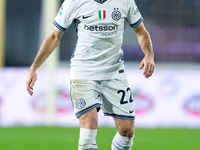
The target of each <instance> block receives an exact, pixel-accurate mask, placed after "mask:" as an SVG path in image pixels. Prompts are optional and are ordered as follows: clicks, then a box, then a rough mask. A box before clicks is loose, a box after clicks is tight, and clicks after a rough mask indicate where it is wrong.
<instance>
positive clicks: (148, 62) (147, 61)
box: [140, 55, 154, 78]
mask: <svg viewBox="0 0 200 150" xmlns="http://www.w3.org/2000/svg"><path fill="white" fill-rule="evenodd" d="M142 68H144V72H143V75H144V77H145V78H149V77H150V76H151V75H152V74H153V72H154V56H151V55H145V57H144V58H143V60H142V61H141V65H140V69H142Z"/></svg>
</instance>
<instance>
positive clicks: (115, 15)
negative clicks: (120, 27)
mask: <svg viewBox="0 0 200 150" xmlns="http://www.w3.org/2000/svg"><path fill="white" fill-rule="evenodd" d="M111 16H112V19H113V20H115V21H118V20H120V19H121V12H120V11H119V8H114V11H113V12H112V14H111Z"/></svg>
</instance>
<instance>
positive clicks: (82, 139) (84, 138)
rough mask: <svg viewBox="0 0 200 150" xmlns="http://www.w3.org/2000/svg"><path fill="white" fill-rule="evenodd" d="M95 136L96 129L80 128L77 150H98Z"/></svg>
mask: <svg viewBox="0 0 200 150" xmlns="http://www.w3.org/2000/svg"><path fill="white" fill-rule="evenodd" d="M96 136H97V129H96V130H92V129H85V128H80V136H79V143H78V150H89V149H90V150H98V147H97V143H96Z"/></svg>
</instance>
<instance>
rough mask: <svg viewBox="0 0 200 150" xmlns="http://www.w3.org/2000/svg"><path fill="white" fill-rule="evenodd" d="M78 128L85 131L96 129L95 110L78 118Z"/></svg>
mask: <svg viewBox="0 0 200 150" xmlns="http://www.w3.org/2000/svg"><path fill="white" fill-rule="evenodd" d="M79 121H80V127H81V128H86V129H97V124H98V116H97V110H96V108H94V109H92V110H90V111H88V112H86V113H84V114H83V115H81V116H80V117H79Z"/></svg>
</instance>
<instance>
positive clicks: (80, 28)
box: [53, 0, 143, 80]
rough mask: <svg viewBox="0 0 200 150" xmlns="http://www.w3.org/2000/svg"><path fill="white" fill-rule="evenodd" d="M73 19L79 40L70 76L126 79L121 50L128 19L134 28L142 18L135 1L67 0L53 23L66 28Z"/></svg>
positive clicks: (95, 78) (72, 77)
mask: <svg viewBox="0 0 200 150" xmlns="http://www.w3.org/2000/svg"><path fill="white" fill-rule="evenodd" d="M72 21H74V22H75V25H76V29H77V36H78V39H77V44H76V48H75V51H74V54H73V55H72V58H71V79H91V80H108V79H117V78H125V77H126V74H125V67H124V62H123V60H122V57H123V51H122V49H121V46H122V41H123V33H124V26H125V21H128V23H129V24H130V26H131V27H136V26H138V25H139V24H140V23H141V22H142V21H143V18H142V16H141V14H140V12H139V10H138V8H137V5H136V4H135V2H134V0H103V1H99V0H65V1H64V3H63V5H62V6H61V8H60V10H59V12H58V14H57V16H56V18H55V20H54V22H53V23H54V25H55V26H56V27H57V28H58V29H59V30H62V31H64V30H66V29H67V28H68V27H69V26H70V25H71V23H72ZM66 49H67V48H66Z"/></svg>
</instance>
